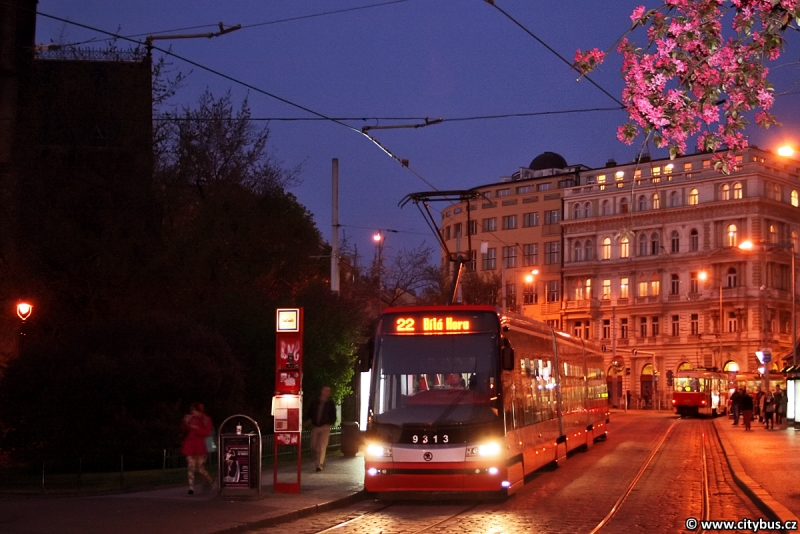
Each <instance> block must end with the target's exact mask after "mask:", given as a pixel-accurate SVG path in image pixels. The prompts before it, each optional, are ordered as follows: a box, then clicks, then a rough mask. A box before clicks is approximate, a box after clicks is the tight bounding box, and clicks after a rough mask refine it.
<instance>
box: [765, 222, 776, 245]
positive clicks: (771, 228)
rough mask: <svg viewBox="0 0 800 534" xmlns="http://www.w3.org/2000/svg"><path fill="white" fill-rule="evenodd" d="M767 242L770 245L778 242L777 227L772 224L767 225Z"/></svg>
mask: <svg viewBox="0 0 800 534" xmlns="http://www.w3.org/2000/svg"><path fill="white" fill-rule="evenodd" d="M767 240H768V241H769V242H770V243H777V242H778V227H777V226H775V225H774V224H770V225H769V237H768V238H767Z"/></svg>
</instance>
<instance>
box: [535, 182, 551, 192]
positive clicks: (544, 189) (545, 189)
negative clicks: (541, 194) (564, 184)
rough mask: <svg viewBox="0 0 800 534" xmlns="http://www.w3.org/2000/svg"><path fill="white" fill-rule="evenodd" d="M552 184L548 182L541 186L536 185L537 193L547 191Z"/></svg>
mask: <svg viewBox="0 0 800 534" xmlns="http://www.w3.org/2000/svg"><path fill="white" fill-rule="evenodd" d="M551 186H552V184H551V183H550V182H547V183H543V184H536V190H537V191H549V190H550V187H551Z"/></svg>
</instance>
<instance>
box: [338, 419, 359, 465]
mask: <svg viewBox="0 0 800 534" xmlns="http://www.w3.org/2000/svg"><path fill="white" fill-rule="evenodd" d="M360 445H361V430H360V429H359V428H358V423H355V422H347V423H342V445H341V448H342V454H344V455H345V456H347V457H348V458H352V457H353V456H355V455H356V454H357V453H358V447H359V446H360Z"/></svg>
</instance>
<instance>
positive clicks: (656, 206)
mask: <svg viewBox="0 0 800 534" xmlns="http://www.w3.org/2000/svg"><path fill="white" fill-rule="evenodd" d="M652 204H653V209H654V210H657V209H660V208H661V200H660V199H659V198H658V193H653V200H652Z"/></svg>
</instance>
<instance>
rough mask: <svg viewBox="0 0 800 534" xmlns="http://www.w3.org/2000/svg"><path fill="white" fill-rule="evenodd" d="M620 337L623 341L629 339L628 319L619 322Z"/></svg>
mask: <svg viewBox="0 0 800 534" xmlns="http://www.w3.org/2000/svg"><path fill="white" fill-rule="evenodd" d="M619 337H620V338H621V339H628V319H627V318H625V319H620V320H619Z"/></svg>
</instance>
